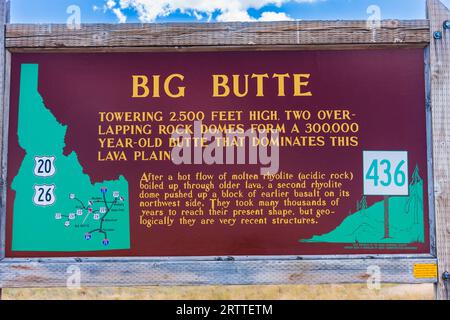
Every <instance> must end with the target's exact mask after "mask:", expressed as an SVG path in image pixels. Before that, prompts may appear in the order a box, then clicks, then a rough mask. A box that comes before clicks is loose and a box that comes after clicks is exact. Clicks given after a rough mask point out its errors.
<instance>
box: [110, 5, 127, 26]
mask: <svg viewBox="0 0 450 320" xmlns="http://www.w3.org/2000/svg"><path fill="white" fill-rule="evenodd" d="M112 11H113V12H114V14H115V15H116V17H117V19H118V20H119V23H125V22H127V16H126V15H125V14H124V13H123V12H122V11H121V10H120V9H119V8H114V9H112Z"/></svg>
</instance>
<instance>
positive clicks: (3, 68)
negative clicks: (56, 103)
mask: <svg viewBox="0 0 450 320" xmlns="http://www.w3.org/2000/svg"><path fill="white" fill-rule="evenodd" d="M8 21H9V0H1V1H0V43H1V44H0V109H1V112H0V163H1V164H3V161H4V160H5V159H4V158H3V154H4V153H3V151H4V148H5V144H4V143H3V137H4V128H5V127H4V125H3V124H4V122H5V121H7V116H5V115H6V114H8V113H7V112H5V110H6V109H7V108H9V104H8V103H5V99H6V101H8V98H9V85H5V84H6V82H8V83H9V79H8V80H7V79H6V73H7V71H8V70H9V59H7V55H6V50H5V25H6V23H7V22H8ZM8 58H9V57H8ZM7 60H8V61H7ZM3 168H4V166H3V165H2V170H1V171H0V260H1V259H3V258H4V257H5V220H6V210H5V207H6V201H5V198H6V186H5V179H4V178H5V176H4V174H3Z"/></svg>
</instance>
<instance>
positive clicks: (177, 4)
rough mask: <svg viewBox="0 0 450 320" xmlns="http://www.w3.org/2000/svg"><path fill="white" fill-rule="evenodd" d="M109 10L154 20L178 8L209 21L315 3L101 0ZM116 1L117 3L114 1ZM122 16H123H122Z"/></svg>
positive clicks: (272, 17)
mask: <svg viewBox="0 0 450 320" xmlns="http://www.w3.org/2000/svg"><path fill="white" fill-rule="evenodd" d="M105 1H106V6H107V7H108V8H109V9H110V10H113V11H114V10H115V9H120V10H119V11H120V14H121V15H120V17H119V15H118V13H117V12H115V13H116V15H117V16H118V18H119V19H121V18H122V19H123V16H125V15H124V14H123V10H124V9H133V10H136V12H137V13H138V16H139V19H140V20H141V22H154V21H155V20H156V19H157V18H160V17H166V16H169V15H170V14H172V13H174V12H176V11H179V12H183V13H189V14H192V15H193V16H195V18H196V19H198V20H201V19H203V18H204V17H206V18H207V20H208V21H209V20H210V19H211V17H212V15H213V14H217V21H222V22H228V21H255V20H257V19H255V18H253V17H251V16H250V15H249V13H248V10H249V9H256V10H259V9H261V8H263V7H265V6H267V5H275V6H277V7H281V6H282V5H283V4H285V3H287V2H291V1H296V2H308V3H312V2H316V1H318V0H116V1H114V0H105ZM116 2H118V3H116ZM122 15H123V16H122ZM125 19H126V17H125ZM259 20H261V21H280V20H292V18H290V17H289V16H288V15H287V14H286V13H284V12H278V13H277V12H272V11H269V12H263V13H262V14H261V18H260V19H259Z"/></svg>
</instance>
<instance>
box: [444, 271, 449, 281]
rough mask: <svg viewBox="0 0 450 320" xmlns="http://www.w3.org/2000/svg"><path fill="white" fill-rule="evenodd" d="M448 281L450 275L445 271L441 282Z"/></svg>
mask: <svg viewBox="0 0 450 320" xmlns="http://www.w3.org/2000/svg"><path fill="white" fill-rule="evenodd" d="M449 279H450V273H448V272H447V271H445V272H444V273H443V274H442V280H444V281H448V280H449Z"/></svg>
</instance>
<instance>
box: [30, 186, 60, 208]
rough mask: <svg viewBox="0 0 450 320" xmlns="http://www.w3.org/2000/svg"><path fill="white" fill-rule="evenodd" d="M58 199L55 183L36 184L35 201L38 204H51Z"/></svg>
mask: <svg viewBox="0 0 450 320" xmlns="http://www.w3.org/2000/svg"><path fill="white" fill-rule="evenodd" d="M55 201H56V197H55V185H39V186H34V197H33V202H34V204H35V205H37V206H43V207H45V206H51V205H52V204H54V203H55Z"/></svg>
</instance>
